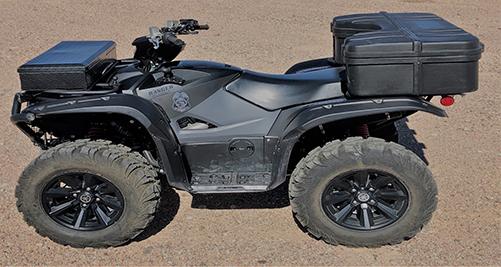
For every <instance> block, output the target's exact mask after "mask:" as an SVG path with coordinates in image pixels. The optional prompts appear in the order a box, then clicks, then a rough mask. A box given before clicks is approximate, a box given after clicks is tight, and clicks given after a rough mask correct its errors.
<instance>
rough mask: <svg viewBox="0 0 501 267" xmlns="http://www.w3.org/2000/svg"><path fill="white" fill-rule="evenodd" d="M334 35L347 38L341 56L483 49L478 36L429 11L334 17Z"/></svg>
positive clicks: (466, 53)
mask: <svg viewBox="0 0 501 267" xmlns="http://www.w3.org/2000/svg"><path fill="white" fill-rule="evenodd" d="M332 32H333V34H334V35H335V36H340V37H342V38H346V39H345V42H344V57H345V59H348V60H349V59H350V58H354V59H356V58H399V57H443V56H453V57H454V56H455V57H458V56H459V57H470V58H469V59H468V60H476V59H478V58H479V57H480V53H481V52H482V49H483V47H482V44H481V43H480V42H479V40H478V38H477V37H475V36H473V35H471V34H470V33H468V32H466V31H464V30H463V29H461V28H458V27H457V26H455V25H453V24H451V23H449V22H447V21H446V20H444V19H442V18H440V17H438V16H436V15H434V14H429V13H386V12H380V13H374V14H358V15H349V16H341V17H336V18H334V20H333V23H332Z"/></svg>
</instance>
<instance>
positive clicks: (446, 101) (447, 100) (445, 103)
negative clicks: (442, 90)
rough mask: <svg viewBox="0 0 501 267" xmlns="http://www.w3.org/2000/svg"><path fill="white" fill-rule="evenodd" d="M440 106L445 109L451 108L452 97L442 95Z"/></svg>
mask: <svg viewBox="0 0 501 267" xmlns="http://www.w3.org/2000/svg"><path fill="white" fill-rule="evenodd" d="M440 104H442V106H446V107H448V106H452V104H454V97H452V96H450V95H444V96H442V98H441V99H440Z"/></svg>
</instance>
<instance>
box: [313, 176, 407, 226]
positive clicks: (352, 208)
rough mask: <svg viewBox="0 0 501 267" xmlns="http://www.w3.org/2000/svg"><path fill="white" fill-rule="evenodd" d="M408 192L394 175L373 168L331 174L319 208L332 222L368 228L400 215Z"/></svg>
mask: <svg viewBox="0 0 501 267" xmlns="http://www.w3.org/2000/svg"><path fill="white" fill-rule="evenodd" d="M408 205H409V193H408V191H407V189H406V188H405V186H404V185H403V184H402V183H401V182H400V181H399V180H398V178H397V177H395V176H393V175H391V174H389V173H386V172H382V171H377V170H357V171H352V172H349V173H345V174H342V175H340V176H338V177H335V178H334V179H332V180H331V181H330V183H329V184H328V185H327V187H326V189H325V190H324V192H323V194H322V208H323V210H324V212H325V214H326V215H327V216H328V217H329V218H330V219H331V220H332V221H333V222H335V223H336V224H338V225H340V226H343V227H346V228H349V229H354V230H361V231H370V230H375V229H380V228H383V227H385V226H388V225H390V224H392V223H394V222H396V221H397V220H398V219H400V218H401V217H402V215H403V214H404V213H405V211H406V210H407V207H408Z"/></svg>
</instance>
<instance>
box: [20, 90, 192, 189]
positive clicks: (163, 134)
mask: <svg viewBox="0 0 501 267" xmlns="http://www.w3.org/2000/svg"><path fill="white" fill-rule="evenodd" d="M21 99H22V96H20V95H16V97H15V99H14V105H13V109H12V115H11V121H12V122H13V123H14V124H16V126H18V127H19V128H20V129H21V130H22V131H23V132H24V133H26V134H27V135H28V136H29V137H30V138H31V139H32V140H33V141H37V140H35V139H36V136H34V135H33V132H30V128H29V127H28V125H29V124H30V123H31V122H32V121H35V120H43V119H44V118H46V117H50V116H51V115H61V114H82V113H93V114H96V113H103V114H122V115H127V116H129V117H131V118H133V119H135V120H136V121H138V122H140V123H141V124H142V125H143V126H144V128H145V129H146V130H147V131H148V132H149V134H150V135H151V137H152V139H153V141H154V142H155V145H156V147H157V151H158V154H159V157H160V160H161V163H162V168H163V170H164V171H165V172H166V174H167V179H168V181H169V184H170V185H171V186H174V187H177V188H183V189H184V187H185V185H186V183H185V182H186V181H187V174H186V170H185V169H184V163H183V159H182V154H181V149H180V146H179V143H178V140H177V138H176V136H175V134H174V132H173V131H172V129H171V127H170V125H169V118H168V117H167V115H165V114H163V113H162V111H161V110H160V109H159V108H157V107H156V106H155V105H154V104H153V103H152V102H150V101H148V100H146V99H144V98H141V97H138V96H133V95H124V94H114V95H101V96H85V97H77V98H71V99H60V100H51V101H49V102H41V103H37V104H33V105H29V106H28V107H27V108H25V109H24V110H22V111H21V110H20V104H21V102H22V100H21ZM16 102H17V103H16Z"/></svg>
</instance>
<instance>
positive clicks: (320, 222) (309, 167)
mask: <svg viewBox="0 0 501 267" xmlns="http://www.w3.org/2000/svg"><path fill="white" fill-rule="evenodd" d="M369 167H370V168H379V169H380V170H384V171H386V172H389V173H392V174H396V175H397V177H399V179H400V180H402V181H401V182H403V183H404V184H405V185H406V187H407V189H408V191H409V193H410V194H411V201H410V204H409V208H408V210H407V211H406V213H405V214H404V215H403V216H402V217H401V218H400V219H399V220H398V221H397V222H395V223H393V224H391V225H389V226H386V227H384V228H382V229H376V230H372V231H365V232H364V231H356V230H351V229H347V228H343V227H341V226H339V225H337V224H336V223H334V222H332V221H331V220H330V219H328V217H327V216H326V215H325V213H324V212H323V210H322V208H321V204H320V195H321V193H320V192H322V190H323V188H325V185H326V184H327V183H328V181H330V179H332V178H334V177H336V176H337V175H338V174H341V173H343V172H346V171H349V170H353V169H356V168H369ZM402 178H403V179H402ZM323 181H325V182H323ZM321 183H323V185H324V187H323V188H322V186H320V185H319V184H321ZM314 191H316V192H315V193H314ZM319 193H320V194H319ZM412 195H413V196H412ZM436 196H437V187H436V184H435V181H434V180H433V177H432V174H431V172H430V170H429V169H428V168H427V166H426V164H425V163H424V162H423V161H422V160H421V159H420V158H419V157H418V156H416V155H415V154H414V153H413V152H411V151H409V150H407V149H406V148H405V147H403V146H401V145H399V144H396V143H393V142H386V141H385V140H382V139H378V138H372V137H370V138H367V139H363V138H362V137H350V138H347V139H346V140H344V141H340V140H335V141H332V142H329V143H327V144H325V145H324V146H323V147H317V148H315V149H313V150H312V151H310V153H308V155H307V156H306V157H304V158H303V159H302V160H301V161H300V162H299V163H298V165H297V167H296V168H295V169H294V171H293V173H292V175H291V179H290V182H289V198H290V203H291V207H292V211H293V215H294V217H295V219H296V221H297V222H299V223H300V224H301V226H302V227H303V229H304V230H305V231H307V232H308V233H310V234H311V235H312V236H314V237H315V238H317V239H321V240H323V241H325V242H326V243H329V244H333V245H337V244H341V245H346V246H351V247H379V246H382V245H393V244H398V243H401V242H402V241H404V240H408V239H410V238H412V237H413V236H415V235H416V234H417V233H418V232H419V231H420V230H421V229H422V227H423V226H424V225H425V224H426V223H428V222H429V221H430V219H431V217H432V213H433V211H434V210H435V209H436V205H437V199H436ZM412 198H414V199H413V200H412Z"/></svg>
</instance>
